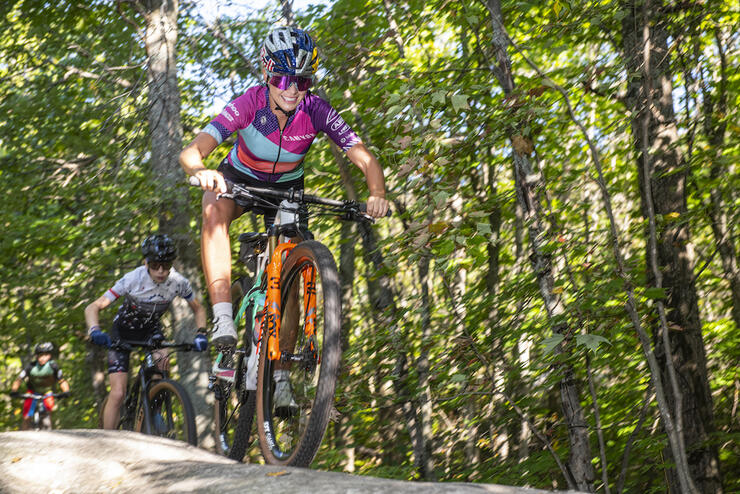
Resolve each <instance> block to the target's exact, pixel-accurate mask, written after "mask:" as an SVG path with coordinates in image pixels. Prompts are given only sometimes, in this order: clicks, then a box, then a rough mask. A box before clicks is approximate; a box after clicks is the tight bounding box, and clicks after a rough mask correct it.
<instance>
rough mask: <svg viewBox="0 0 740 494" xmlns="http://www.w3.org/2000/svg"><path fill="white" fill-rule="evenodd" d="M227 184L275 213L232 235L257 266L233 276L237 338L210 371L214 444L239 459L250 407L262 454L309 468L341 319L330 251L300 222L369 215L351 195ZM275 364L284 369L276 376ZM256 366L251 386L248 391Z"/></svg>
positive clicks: (337, 355) (320, 431) (335, 362)
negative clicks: (279, 398) (259, 228)
mask: <svg viewBox="0 0 740 494" xmlns="http://www.w3.org/2000/svg"><path fill="white" fill-rule="evenodd" d="M190 184H191V185H198V181H197V179H195V180H193V179H192V178H191V179H190ZM229 187H230V191H229V192H228V193H225V194H220V196H219V197H225V198H230V199H233V200H234V201H235V202H236V203H237V204H238V205H240V206H242V207H245V208H252V207H254V208H260V207H270V208H276V209H277V216H276V219H275V222H274V224H273V225H271V226H270V227H269V228H267V231H265V232H250V233H243V234H241V235H239V242H240V255H239V259H240V261H241V262H242V263H243V264H245V265H247V266H250V267H251V268H252V270H253V271H254V273H255V274H254V276H252V277H246V278H241V279H238V280H236V281H235V282H234V283H233V284H232V301H233V306H234V310H235V318H234V319H235V323H236V324H237V328H238V329H239V331H241V330H242V329H243V333H242V334H243V337H242V341H241V342H240V344H239V345H238V346H237V348H236V349H233V350H232V349H226V350H223V349H222V350H221V351H219V353H218V355H217V357H216V359H215V361H214V365H213V369H212V371H211V373H210V377H209V379H210V387H211V388H212V389H213V390H214V392H215V398H216V405H215V407H216V409H215V412H216V413H215V422H216V431H217V432H216V433H217V438H216V439H217V445H218V446H217V447H218V449H219V451H220V452H221V453H223V454H227V455H228V456H230V457H231V458H234V459H237V460H241V459H242V458H243V457H244V454H245V452H246V449H247V447H248V446H249V444H250V443H249V433H250V429H251V425H252V421H253V418H254V414H255V410H256V412H257V424H258V426H257V432H258V438H259V444H260V451H261V452H262V456H263V457H264V459H265V462H266V463H268V464H273V465H290V466H299V467H308V466H309V465H310V464H311V462H312V461H313V459H314V457H315V456H316V453H317V452H318V449H319V447H320V446H321V441H322V439H323V437H324V433H325V432H326V428H327V426H328V423H329V418H330V413H331V410H332V408H333V404H334V392H335V388H336V383H337V376H338V371H339V365H340V361H341V353H342V349H341V344H340V326H341V319H342V318H341V294H340V285H339V275H338V272H337V266H336V263H335V262H334V257H333V256H332V254H331V252H330V251H329V249H328V248H327V247H326V246H325V245H323V244H321V243H320V242H317V241H316V240H314V236H313V234H312V233H311V231H310V230H308V228H307V221H306V220H307V219H308V217H309V216H317V215H327V216H335V217H338V218H339V219H342V220H349V221H357V222H372V221H374V220H373V218H371V217H370V216H368V215H366V214H365V213H364V209H365V205H364V204H363V203H359V202H356V201H347V200H343V201H338V200H335V199H329V198H324V197H318V196H314V195H309V194H305V193H304V192H303V191H302V190H293V189H291V190H288V191H280V190H272V189H264V188H259V187H249V186H243V185H239V184H231V183H230V184H229ZM309 204H310V205H312V211H311V213H310V214H309V212H308V209H307V207H306V206H307V205H309ZM289 239H290V240H289ZM275 371H281V372H280V374H279V376H280V377H279V378H276V377H277V375H276V374H275ZM255 372H256V374H257V376H256V389H250V388H252V387H253V386H254V385H253V384H252V385H250V382H251V383H253V382H254V373H255ZM278 382H280V383H283V384H282V385H285V384H284V383H285V382H287V383H289V384H288V386H289V389H290V392H291V394H292V398H291V403H290V406H288V407H286V406H278V403H276V402H275V400H274V396H273V395H274V393H275V388H276V385H277V383H278Z"/></svg>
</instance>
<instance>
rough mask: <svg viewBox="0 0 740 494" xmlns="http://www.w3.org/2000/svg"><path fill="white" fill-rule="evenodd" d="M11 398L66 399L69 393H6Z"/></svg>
mask: <svg viewBox="0 0 740 494" xmlns="http://www.w3.org/2000/svg"><path fill="white" fill-rule="evenodd" d="M8 394H9V395H10V397H11V398H23V399H25V398H31V399H35V400H42V399H44V398H46V397H47V396H51V397H54V398H66V397H68V396H69V391H63V392H61V393H49V394H43V395H42V394H38V393H30V392H29V393H21V392H20V391H11V392H9V393H8Z"/></svg>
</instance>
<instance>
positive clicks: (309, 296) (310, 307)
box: [301, 266, 316, 352]
mask: <svg viewBox="0 0 740 494" xmlns="http://www.w3.org/2000/svg"><path fill="white" fill-rule="evenodd" d="M301 276H303V294H304V298H303V301H304V305H303V308H304V314H305V315H306V316H305V318H306V319H305V325H304V328H303V331H304V333H305V334H306V341H308V342H309V344H310V350H311V351H312V352H315V351H316V344H315V343H316V342H315V340H314V334H315V332H316V270H315V269H314V267H313V266H309V267H307V268H304V269H303V270H302V271H301Z"/></svg>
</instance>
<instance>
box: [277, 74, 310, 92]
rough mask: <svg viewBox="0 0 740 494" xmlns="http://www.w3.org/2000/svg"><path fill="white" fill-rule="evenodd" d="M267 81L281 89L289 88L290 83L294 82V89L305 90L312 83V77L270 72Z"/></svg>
mask: <svg viewBox="0 0 740 494" xmlns="http://www.w3.org/2000/svg"><path fill="white" fill-rule="evenodd" d="M268 82H269V83H270V84H272V85H273V86H275V87H276V88H278V89H282V90H283V91H285V90H286V89H289V88H290V86H291V84H295V87H296V89H298V90H299V91H305V90H307V89H308V88H310V87H311V86H312V85H313V77H300V76H297V75H276V74H271V75H270V79H269V80H268Z"/></svg>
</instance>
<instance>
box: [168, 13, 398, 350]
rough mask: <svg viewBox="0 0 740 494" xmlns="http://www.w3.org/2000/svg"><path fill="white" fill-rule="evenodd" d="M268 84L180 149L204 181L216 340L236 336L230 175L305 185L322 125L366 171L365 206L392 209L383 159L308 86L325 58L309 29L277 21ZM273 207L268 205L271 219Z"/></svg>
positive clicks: (204, 241) (265, 68)
mask: <svg viewBox="0 0 740 494" xmlns="http://www.w3.org/2000/svg"><path fill="white" fill-rule="evenodd" d="M260 55H261V58H262V75H263V77H264V81H265V83H264V84H262V85H258V86H253V87H251V88H249V89H247V90H246V92H245V93H244V94H242V95H241V96H239V97H237V98H236V99H235V100H233V101H232V102H230V103H229V104H228V105H226V107H225V108H224V109H223V111H222V112H221V113H220V114H219V115H218V116H217V117H216V118H214V119H213V120H211V122H210V123H209V124H208V125H207V126H206V127H205V128H204V129H203V130H202V131H201V132H200V133H199V134H198V135H197V136H196V137H195V139H193V141H192V142H191V143H190V144H189V145H188V146H187V147H185V149H183V151H182V152H181V153H180V164H181V166H182V168H183V170H185V173H187V174H188V175H191V176H195V177H197V178H198V179H199V180H200V184H201V188H202V189H203V190H204V191H205V192H204V194H203V233H202V238H201V252H202V257H203V269H204V272H205V276H206V281H207V283H208V293H209V295H210V298H211V302H212V303H213V316H214V332H213V338H212V341H213V343H214V344H215V345H218V346H231V345H234V344H235V343H236V338H237V335H236V328H235V327H234V320H233V318H232V306H231V291H230V287H231V244H230V241H229V226H230V225H231V222H232V221H233V220H234V219H236V218H238V217H239V216H240V215H242V214H243V213H244V208H242V207H241V206H239V205H237V204H236V203H235V202H234V201H232V200H230V199H220V200H217V199H218V193H224V192H227V187H226V181H225V179H227V180H229V181H231V182H234V183H239V184H245V185H250V186H255V187H265V188H273V189H280V190H288V189H290V188H294V189H303V159H304V157H305V156H306V153H307V152H308V150H309V148H310V147H311V143H312V142H313V140H314V138H315V137H316V135H317V133H318V132H324V133H326V134H327V135H328V136H329V137H330V138H331V139H332V140H333V141H334V142H335V143H336V144H337V146H339V147H341V148H342V149H343V150H344V151H345V152H346V153H347V157H348V158H349V159H350V161H352V162H353V163H354V164H355V165H357V166H358V167H359V168H360V170H362V172H363V174H364V175H365V180H366V181H367V186H368V190H369V197H368V199H367V213H368V214H369V215H371V216H373V217H376V218H379V217H382V216H384V215H385V214H386V212H387V211H388V201H387V200H386V199H385V179H384V177H383V170H382V168H381V166H380V163H379V162H378V160H377V158H375V156H374V155H373V154H372V153H371V152H370V151H369V150H368V149H367V147H366V146H365V145H364V144H363V143H362V142H361V141H360V139H359V138H358V137H357V134H355V132H354V131H353V130H352V129H351V128H350V127H349V125H347V124H346V123H345V122H344V120H343V119H342V117H341V116H339V113H338V112H337V111H336V110H335V109H334V108H333V107H332V106H331V105H330V104H329V103H328V102H327V101H325V100H323V99H321V98H319V97H318V96H316V95H314V94H312V93H311V92H310V91H309V88H310V87H311V85H312V84H313V78H314V76H315V74H316V70H317V69H318V65H319V57H318V49H317V47H316V45H315V43H314V41H313V39H311V36H309V34H308V33H307V32H306V31H304V30H302V29H298V28H296V27H286V26H281V27H277V28H274V29H272V30H271V31H270V33H269V34H268V35H267V37H266V38H265V41H264V43H263V45H262V49H261V52H260ZM234 132H236V133H237V139H236V143H235V144H234V146H233V147H232V148H231V151H230V152H229V153H228V155H227V156H226V157H225V158H224V159H223V161H222V162H221V164H220V165H219V167H218V170H210V169H208V168H206V167H205V165H204V164H203V160H204V159H205V158H206V157H207V156H208V155H210V154H211V152H213V150H214V149H215V148H216V147H217V146H218V145H219V144H221V143H222V142H223V141H224V140H226V139H227V138H228V137H229V136H231V134H233V133H234ZM274 218H275V210H272V211H270V210H268V211H266V212H265V224H266V226H268V225H270V224H272V223H273V221H274Z"/></svg>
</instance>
